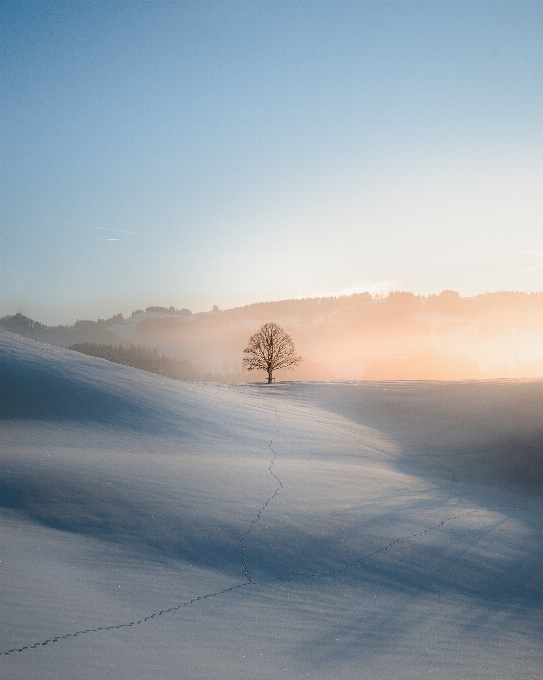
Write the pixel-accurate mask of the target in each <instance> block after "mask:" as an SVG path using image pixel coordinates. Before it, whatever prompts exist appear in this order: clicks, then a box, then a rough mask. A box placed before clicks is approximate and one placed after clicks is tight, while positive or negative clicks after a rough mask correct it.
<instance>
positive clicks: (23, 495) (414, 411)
mask: <svg viewBox="0 0 543 680" xmlns="http://www.w3.org/2000/svg"><path fill="white" fill-rule="evenodd" d="M542 392H543V387H542V384H541V383H539V382H524V383H521V382H502V383H478V382H472V383H457V384H447V383H363V382H362V383H320V384H319V383H314V384H310V383H277V384H275V385H273V386H266V385H213V384H202V383H180V382H176V381H173V380H169V379H167V378H163V377H160V376H155V375H150V374H146V373H144V372H142V371H138V370H136V369H131V368H127V367H124V366H118V365H114V364H110V363H108V362H106V361H103V360H100V359H94V358H90V357H85V356H83V355H80V354H76V353H74V352H70V351H69V350H65V349H60V348H56V347H51V346H48V345H43V344H40V343H36V342H34V341H31V340H26V339H24V338H21V337H17V336H14V335H11V334H10V333H6V332H1V333H0V415H1V416H2V420H1V421H0V437H1V439H0V448H1V454H0V455H1V457H0V506H1V507H0V509H1V513H2V524H1V532H2V533H1V538H0V545H1V557H0V560H1V561H0V570H1V572H0V573H1V588H2V602H3V603H4V613H3V616H2V624H3V625H2V628H1V633H0V637H1V643H0V651H1V652H2V655H1V656H0V677H5V678H10V679H22V678H24V679H25V680H32V679H33V678H40V680H42V679H53V678H55V680H64V679H66V680H67V679H68V678H69V679H70V680H71V679H72V678H73V677H77V678H78V679H83V680H84V679H85V678H88V679H90V678H92V679H93V680H94V679H95V678H111V679H113V678H115V679H116V678H123V679H125V678H131V679H137V678H142V679H143V678H146V679H147V678H150V677H160V678H190V679H192V678H194V679H196V678H205V679H211V678H226V679H228V678H236V679H240V678H247V679H251V680H255V679H258V680H260V679H262V680H264V679H266V680H267V679H270V678H289V679H292V678H295V679H298V678H300V679H301V678H307V677H309V678H315V679H324V678H327V679H328V678H330V679H332V678H333V679H340V678H342V679H343V678H349V679H351V678H352V679H355V678H356V679H358V678H372V679H374V678H375V679H379V678H387V679H396V678H397V679H398V680H399V679H400V678H401V679H402V680H403V679H405V678H413V679H415V678H416V679H419V678H422V677H432V678H441V679H443V680H444V679H445V678H446V679H447V680H451V679H455V678H465V677H469V678H495V677H498V678H515V679H519V680H520V679H521V678H522V679H528V678H530V679H532V678H536V677H539V675H540V671H541V667H542V664H543V644H542V641H541V624H542V623H543V586H542V582H543V580H542V579H541V564H542V558H543V545H542V540H541V539H542V534H541V521H540V520H541V511H542V509H543V508H542V503H541V486H542V482H543V478H542V474H541V470H542V449H543V447H542V437H541V433H542V431H543V428H542V426H541V409H540V404H541V403H542V397H543V394H542Z"/></svg>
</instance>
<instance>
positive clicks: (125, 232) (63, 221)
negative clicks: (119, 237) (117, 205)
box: [43, 217, 145, 236]
mask: <svg viewBox="0 0 543 680" xmlns="http://www.w3.org/2000/svg"><path fill="white" fill-rule="evenodd" d="M43 219H44V220H48V221H49V222H59V223H60V224H73V225H75V226H77V227H88V228H89V229H101V230H102V231H114V232H115V233H117V234H133V235H134V236H145V234H141V233H140V232H139V231H127V230H125V229H111V228H110V227H97V226H96V225H95V224H84V223H83V222H71V221H68V220H55V219H53V218H51V217H44V218H43Z"/></svg>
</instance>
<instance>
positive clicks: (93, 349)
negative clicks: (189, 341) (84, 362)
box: [68, 342, 213, 381]
mask: <svg viewBox="0 0 543 680" xmlns="http://www.w3.org/2000/svg"><path fill="white" fill-rule="evenodd" d="M68 349H72V350H73V351H74V352H79V353H80V354H87V355H88V356H91V357H99V358H100V359H107V361H112V362H113V363H115V364H122V365H123V366H131V367H132V368H139V369H141V370H142V371H148V372H149V373H157V374H158V375H164V376H166V377H168V378H174V379H175V380H192V381H199V380H200V370H199V368H198V366H195V365H194V364H193V363H192V362H190V361H185V360H183V359H172V358H171V357H164V356H162V355H160V354H159V353H158V352H157V351H156V349H153V350H149V349H145V347H139V346H138V345H132V346H130V347H123V346H122V345H97V344H96V343H94V342H80V343H76V344H74V345H72V346H71V347H69V348H68ZM206 377H207V379H208V380H209V379H210V378H212V377H213V376H212V375H208V376H206Z"/></svg>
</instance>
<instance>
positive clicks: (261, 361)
mask: <svg viewBox="0 0 543 680" xmlns="http://www.w3.org/2000/svg"><path fill="white" fill-rule="evenodd" d="M243 353H244V354H245V355H246V356H245V357H244V358H243V362H242V364H243V368H244V369H245V370H246V371H254V370H255V369H262V370H263V371H266V373H267V374H268V383H271V381H272V373H273V371H275V370H276V369H278V368H291V367H293V366H297V365H298V364H299V363H300V361H302V357H301V356H299V355H298V354H296V352H295V350H294V343H293V342H292V339H291V337H290V335H289V334H288V333H286V332H285V331H284V330H283V329H282V328H281V326H278V325H277V324H276V323H265V324H264V325H263V326H261V327H260V330H259V331H258V333H255V334H254V335H251V338H250V339H249V344H248V345H247V347H246V348H245V349H244V350H243Z"/></svg>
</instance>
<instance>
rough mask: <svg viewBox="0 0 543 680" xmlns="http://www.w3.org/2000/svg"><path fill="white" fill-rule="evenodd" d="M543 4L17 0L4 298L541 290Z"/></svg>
mask: <svg viewBox="0 0 543 680" xmlns="http://www.w3.org/2000/svg"><path fill="white" fill-rule="evenodd" d="M542 29H543V3H541V2H539V1H536V2H523V1H515V2H500V1H499V0H496V1H495V0H492V2H487V1H485V2H471V1H470V0H465V1H462V2H448V1H446V0H443V1H440V0H428V1H425V2H415V1H413V2H411V1H410V0H403V1H401V2H385V1H383V2H380V1H378V0H377V1H374V2H364V1H361V0H358V1H357V2H353V3H350V2H337V1H336V2H320V1H314V2H311V1H308V2H300V1H296V0H292V1H289V2H280V1H274V2H263V1H258V2H243V1H238V2H210V3H207V2H175V1H167V2H161V1H158V0H146V1H143V2H138V1H137V0H131V1H130V2H116V1H115V0H114V1H113V2H84V1H82V2H72V1H70V2H66V3H63V2H58V1H56V2H48V1H47V0H40V1H39V2H37V1H36V2H31V1H28V0H26V1H24V2H16V1H10V0H3V2H2V3H1V4H0V32H1V34H0V37H1V41H0V42H1V47H0V54H1V59H2V67H1V69H0V71H1V75H0V82H1V88H2V101H3V105H2V112H1V119H0V121H1V122H0V135H1V157H2V160H1V165H0V181H1V185H0V191H1V194H0V198H1V202H0V218H1V232H0V283H1V289H0V314H8V313H14V312H15V311H23V312H24V313H26V314H28V315H30V316H32V317H33V318H38V319H40V320H43V321H46V322H48V323H59V322H62V323H69V322H72V321H73V320H75V319H76V318H96V317H97V316H101V317H104V316H108V315H110V314H113V313H116V312H118V311H122V312H123V313H125V314H126V313H129V312H130V311H131V310H132V309H135V308H137V307H145V306H148V305H152V304H163V305H167V306H170V305H172V304H173V305H175V306H179V307H189V308H190V309H192V310H193V311H204V310H208V309H211V307H212V306H213V305H214V304H216V305H218V306H219V307H221V308H227V307H233V306H238V305H243V304H247V303H250V302H257V301H261V300H272V299H282V298H290V297H297V296H315V295H328V294H342V293H349V292H356V291H362V290H370V291H371V292H386V291H387V290H390V289H402V290H411V291H413V292H416V293H422V294H428V293H434V292H439V291H440V290H442V289H445V288H452V289H454V290H459V291H460V292H461V293H462V294H464V295H475V294H477V293H480V292H485V291H490V290H511V289H515V290H526V291H532V290H534V291H535V290H543V284H542V276H543V242H542V241H543V236H542V234H543V229H542V226H543V219H542V218H543V204H542V201H541V195H542V189H543V186H542V185H543V154H542V151H543V134H542V133H543V40H542V35H543V30H542Z"/></svg>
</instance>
